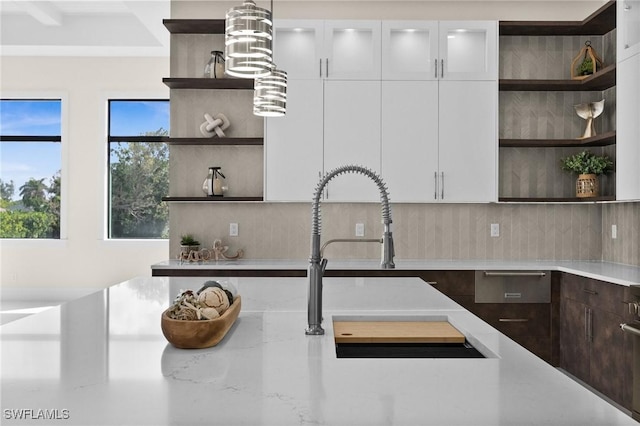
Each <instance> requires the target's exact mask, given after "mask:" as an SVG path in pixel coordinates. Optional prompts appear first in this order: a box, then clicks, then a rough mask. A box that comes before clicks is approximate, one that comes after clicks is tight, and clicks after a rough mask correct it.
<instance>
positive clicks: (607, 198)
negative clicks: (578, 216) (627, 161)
mask: <svg viewBox="0 0 640 426" xmlns="http://www.w3.org/2000/svg"><path fill="white" fill-rule="evenodd" d="M615 199H616V197H615V196H613V195H603V196H600V197H591V198H577V197H563V198H553V197H549V198H547V197H522V198H520V197H499V198H498V201H500V202H515V203H567V202H570V203H579V202H585V203H589V202H595V201H615Z"/></svg>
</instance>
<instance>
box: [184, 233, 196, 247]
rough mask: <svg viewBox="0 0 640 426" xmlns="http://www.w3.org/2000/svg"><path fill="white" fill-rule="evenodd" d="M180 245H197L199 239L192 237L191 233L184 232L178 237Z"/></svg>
mask: <svg viewBox="0 0 640 426" xmlns="http://www.w3.org/2000/svg"><path fill="white" fill-rule="evenodd" d="M180 245H183V246H199V245H200V241H198V240H196V239H194V238H193V235H191V234H186V235H183V236H182V237H180Z"/></svg>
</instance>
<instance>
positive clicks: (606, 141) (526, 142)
mask: <svg viewBox="0 0 640 426" xmlns="http://www.w3.org/2000/svg"><path fill="white" fill-rule="evenodd" d="M615 143H616V132H615V131H611V132H606V133H603V134H601V135H596V136H592V137H590V138H586V139H500V140H499V144H500V147H505V148H507V147H508V148H554V147H556V148H564V147H581V146H582V147H586V146H608V145H614V144H615Z"/></svg>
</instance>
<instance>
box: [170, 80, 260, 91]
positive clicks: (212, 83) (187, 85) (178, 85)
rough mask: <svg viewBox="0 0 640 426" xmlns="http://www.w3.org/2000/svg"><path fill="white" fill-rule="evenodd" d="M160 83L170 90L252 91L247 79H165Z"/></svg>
mask: <svg viewBox="0 0 640 426" xmlns="http://www.w3.org/2000/svg"><path fill="white" fill-rule="evenodd" d="M162 82H163V83H164V84H166V85H167V86H168V87H169V88H170V89H240V90H253V79H249V78H174V77H165V78H163V79H162Z"/></svg>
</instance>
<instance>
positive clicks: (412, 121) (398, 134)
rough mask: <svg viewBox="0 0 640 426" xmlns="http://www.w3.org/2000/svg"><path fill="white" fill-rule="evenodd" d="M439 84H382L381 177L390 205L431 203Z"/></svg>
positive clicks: (420, 82)
mask: <svg viewBox="0 0 640 426" xmlns="http://www.w3.org/2000/svg"><path fill="white" fill-rule="evenodd" d="M437 170H438V82H437V81H383V82H382V178H383V179H384V181H385V182H386V183H387V185H388V187H389V194H390V198H391V200H392V201H393V202H433V201H434V200H435V199H436V198H435V197H436V181H435V179H434V173H436V172H437Z"/></svg>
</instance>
